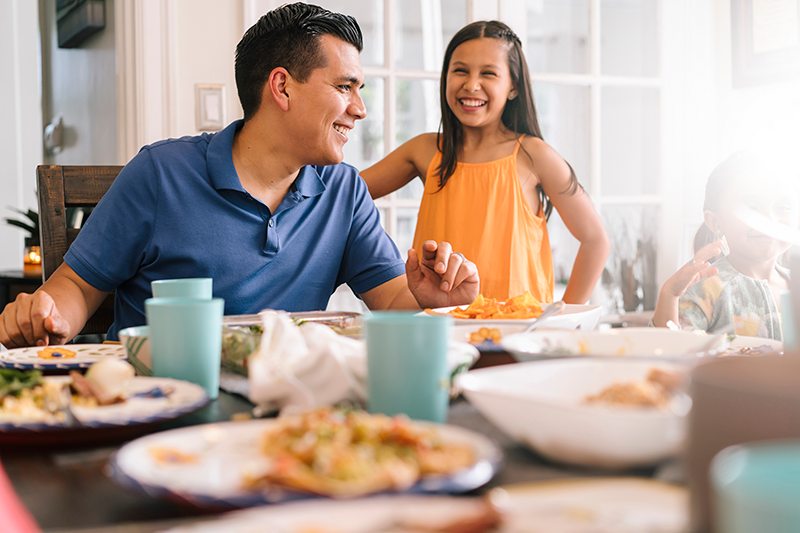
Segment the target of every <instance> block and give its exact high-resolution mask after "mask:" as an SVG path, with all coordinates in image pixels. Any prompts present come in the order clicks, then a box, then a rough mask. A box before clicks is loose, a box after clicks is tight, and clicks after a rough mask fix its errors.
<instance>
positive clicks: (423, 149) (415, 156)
mask: <svg viewBox="0 0 800 533" xmlns="http://www.w3.org/2000/svg"><path fill="white" fill-rule="evenodd" d="M404 146H405V147H406V150H407V151H406V155H407V157H408V158H409V160H411V161H413V163H414V166H416V167H417V169H418V170H419V172H420V177H421V178H422V179H423V181H424V179H425V173H426V172H427V171H428V166H429V165H430V164H431V161H432V160H433V156H435V155H436V151H437V150H438V149H439V134H437V133H423V134H421V135H417V136H416V137H414V138H413V139H411V140H410V141H408V142H406V143H405V145H404Z"/></svg>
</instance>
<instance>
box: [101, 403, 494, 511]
mask: <svg viewBox="0 0 800 533" xmlns="http://www.w3.org/2000/svg"><path fill="white" fill-rule="evenodd" d="M275 423H276V421H275V419H262V420H250V421H246V422H223V423H220V424H206V425H201V426H193V427H188V428H181V429H175V430H170V431H164V432H161V433H155V434H152V435H148V436H145V437H142V438H139V439H136V440H134V441H132V442H130V443H128V444H126V445H125V446H123V447H122V448H120V449H119V450H118V451H117V452H116V453H115V454H114V456H113V457H112V460H111V462H110V463H109V466H110V470H111V472H112V474H111V476H112V478H113V479H115V480H116V481H117V482H118V483H120V484H121V485H122V486H124V487H127V488H131V489H134V490H140V491H144V492H146V493H147V494H150V495H151V496H157V497H164V498H170V499H178V500H183V501H186V502H189V503H192V504H194V505H197V506H199V507H207V506H208V507H217V508H218V507H229V508H239V507H251V506H254V505H261V504H265V503H275V502H283V501H289V500H297V499H306V498H310V497H315V496H310V495H308V494H306V493H300V492H296V491H292V490H288V489H280V488H274V489H270V490H265V491H251V490H247V489H245V488H243V487H242V479H243V474H244V473H246V472H247V471H248V470H249V469H251V468H252V467H253V466H255V465H258V464H259V463H261V462H263V456H262V454H261V452H260V446H259V441H260V438H261V435H262V434H263V433H264V431H265V430H266V429H267V428H268V427H270V426H272V425H274V424H275ZM436 428H437V430H438V431H439V432H440V433H441V435H442V436H443V437H444V438H445V439H446V440H448V441H450V442H460V443H469V444H471V445H473V446H474V449H475V455H476V463H475V464H474V465H473V466H472V467H470V468H467V469H465V470H462V471H460V472H457V473H455V474H453V475H450V476H426V477H424V478H422V479H421V480H420V481H419V482H417V483H416V484H415V485H414V486H412V487H411V488H410V489H408V491H406V492H408V493H456V492H466V491H468V490H472V489H475V488H477V487H480V486H482V485H484V484H485V483H487V482H488V481H489V480H490V479H491V478H492V476H493V475H494V473H495V472H496V471H497V468H498V467H499V465H500V462H501V461H502V452H501V451H500V449H499V448H498V447H497V446H496V445H495V444H493V443H492V442H491V441H490V440H489V439H488V438H486V437H484V436H483V435H480V434H478V433H475V432H472V431H469V430H467V429H464V428H460V427H457V426H448V425H441V426H438V425H437V426H436ZM153 447H166V448H170V449H176V450H180V451H181V452H184V453H188V454H195V455H197V456H199V459H198V460H197V461H195V462H192V463H179V464H163V463H161V462H158V461H156V460H155V459H154V458H153V456H152V455H151V453H150V452H149V450H150V449H151V448H153Z"/></svg>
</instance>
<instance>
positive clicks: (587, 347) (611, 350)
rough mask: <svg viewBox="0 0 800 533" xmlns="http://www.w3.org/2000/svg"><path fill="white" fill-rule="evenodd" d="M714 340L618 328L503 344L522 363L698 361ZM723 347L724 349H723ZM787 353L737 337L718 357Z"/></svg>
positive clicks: (536, 334) (768, 342)
mask: <svg viewBox="0 0 800 533" xmlns="http://www.w3.org/2000/svg"><path fill="white" fill-rule="evenodd" d="M710 339H711V337H710V336H709V335H708V334H706V333H705V332H704V331H671V330H669V329H666V328H614V329H608V330H596V331H555V330H535V331H532V332H530V333H524V334H523V333H520V334H515V335H509V336H507V337H504V338H503V339H501V341H500V344H501V346H502V347H503V348H505V349H506V350H507V351H508V352H510V353H512V354H514V357H515V358H516V359H517V360H518V361H531V360H537V359H549V358H553V357H579V356H592V357H597V356H613V357H616V356H626V357H650V358H664V359H674V360H679V359H681V360H686V361H692V360H696V359H697V356H698V355H703V354H699V353H698V350H699V349H702V347H703V346H705V345H706V344H707V342H708V341H709V340H710ZM720 348H722V347H720ZM781 350H783V344H782V343H781V342H779V341H775V340H772V339H764V338H761V337H744V336H736V337H733V338H732V339H731V340H730V341H729V345H728V346H727V347H725V348H724V349H720V351H719V352H718V353H715V354H714V355H763V354H766V353H770V352H774V351H781Z"/></svg>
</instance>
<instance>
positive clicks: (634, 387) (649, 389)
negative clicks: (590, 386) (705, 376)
mask: <svg viewBox="0 0 800 533" xmlns="http://www.w3.org/2000/svg"><path fill="white" fill-rule="evenodd" d="M682 378H683V376H682V375H681V374H679V373H677V372H671V371H667V370H662V369H660V368H653V369H651V370H650V371H649V372H648V374H647V378H646V379H644V380H639V381H631V382H627V383H614V384H613V385H611V386H610V387H607V388H605V389H603V390H602V391H600V392H599V393H598V394H590V395H589V396H587V397H586V398H584V402H585V403H601V404H606V405H613V406H630V407H658V408H666V407H668V406H669V404H670V402H671V401H672V397H673V395H674V393H675V390H676V389H677V388H678V386H679V385H680V383H681V380H682Z"/></svg>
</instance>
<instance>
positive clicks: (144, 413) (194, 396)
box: [0, 376, 209, 442]
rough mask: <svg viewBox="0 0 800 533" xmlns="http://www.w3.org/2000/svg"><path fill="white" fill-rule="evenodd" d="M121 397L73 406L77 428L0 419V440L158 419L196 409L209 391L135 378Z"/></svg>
mask: <svg viewBox="0 0 800 533" xmlns="http://www.w3.org/2000/svg"><path fill="white" fill-rule="evenodd" d="M45 379H47V380H53V381H69V377H67V376H52V377H47V378H45ZM159 391H160V392H159ZM147 393H150V394H147ZM124 396H125V397H126V401H124V402H122V403H117V404H112V405H101V406H97V407H80V406H77V405H75V406H73V407H72V412H73V414H74V415H75V418H77V419H78V420H79V421H80V423H81V426H82V427H77V428H67V427H66V426H64V425H63V424H61V423H56V422H51V423H48V422H25V421H14V420H9V419H3V418H0V442H1V441H2V439H3V437H2V435H3V434H7V435H11V434H14V433H22V432H44V431H52V430H65V429H76V430H83V429H90V428H109V427H122V426H132V425H140V424H150V423H153V422H161V421H164V420H171V419H173V418H177V417H179V416H182V415H185V414H187V413H191V412H194V411H197V410H198V409H200V408H201V407H203V406H204V405H206V404H207V403H208V401H209V398H208V394H206V391H205V390H204V389H203V388H202V387H200V386H199V385H195V384H194V383H189V382H188V381H181V380H177V379H170V378H148V377H136V378H134V379H133V380H132V381H131V382H130V384H129V385H128V386H127V388H126V390H125V393H124Z"/></svg>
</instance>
